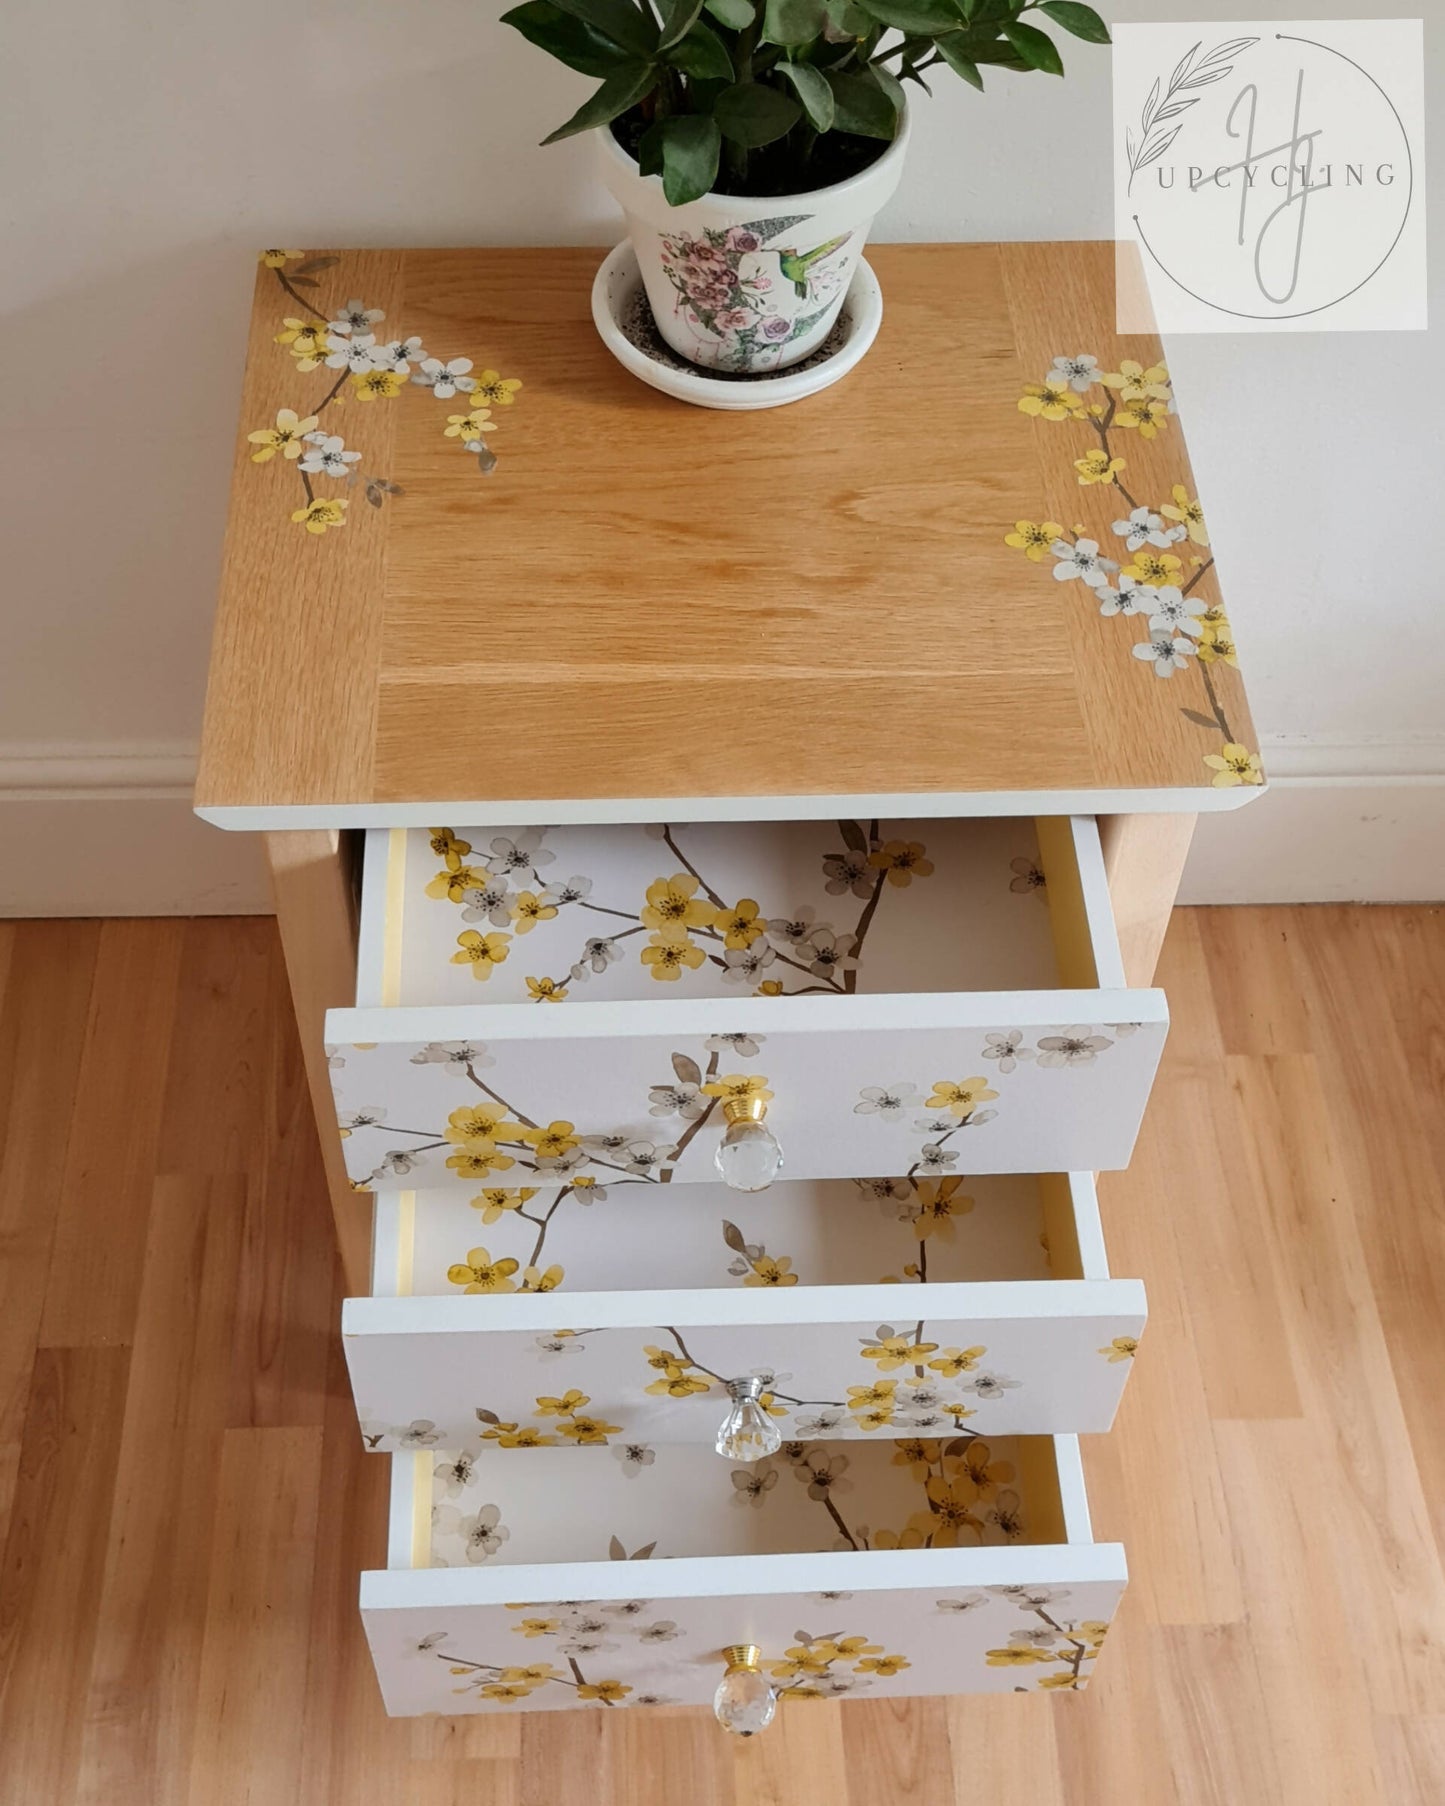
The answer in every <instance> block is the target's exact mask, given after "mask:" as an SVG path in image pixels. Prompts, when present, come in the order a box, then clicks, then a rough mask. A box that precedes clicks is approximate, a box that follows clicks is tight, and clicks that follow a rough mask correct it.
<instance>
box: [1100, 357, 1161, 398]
mask: <svg viewBox="0 0 1445 1806" xmlns="http://www.w3.org/2000/svg"><path fill="white" fill-rule="evenodd" d="M1099 381H1100V382H1101V383H1103V385H1104V387H1105V388H1106V389H1117V390H1118V391H1119V393H1120V399H1121V400H1123V401H1134V400H1136V399H1137V398H1138V397H1139V396H1145V397H1147V398H1148V399H1149V400H1150V401H1163V402H1167V401H1168V400H1169V396H1170V387H1169V369H1168V366H1167V365H1165V364H1151V365H1150V367H1149V368H1148V369H1147V370H1146V369H1145V368H1144V366H1143V365H1142V364H1139V363H1136V362H1135V361H1134V359H1133V358H1131V357H1126V358H1125V359H1124V361H1123V363H1121V364H1120V366H1119V368H1118V369H1117V370H1115V371H1112V372H1111V373H1110V374H1109V375H1107V376H1101V377H1100V378H1099Z"/></svg>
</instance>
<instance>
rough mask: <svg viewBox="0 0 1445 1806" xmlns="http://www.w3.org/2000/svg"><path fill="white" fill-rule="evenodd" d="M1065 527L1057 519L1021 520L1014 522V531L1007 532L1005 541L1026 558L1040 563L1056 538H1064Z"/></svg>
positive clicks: (1004, 537)
mask: <svg viewBox="0 0 1445 1806" xmlns="http://www.w3.org/2000/svg"><path fill="white" fill-rule="evenodd" d="M1063 536H1064V529H1063V528H1062V527H1061V526H1060V525H1059V523H1058V522H1057V521H1056V520H1045V521H1035V520H1019V521H1015V522H1014V530H1013V532H1012V533H1005V534H1004V536H1003V542H1004V544H1005V545H1006V546H1013V547H1014V548H1015V549H1016V550H1017V551H1021V552H1022V553H1023V555H1024V556H1025V558H1028V559H1030V560H1032V562H1033V563H1034V564H1039V563H1041V562H1042V560H1043V559H1044V558H1045V557H1047V555H1048V550H1049V547H1050V546H1051V545H1052V544H1053V543H1054V541H1055V540H1056V539H1062V538H1063Z"/></svg>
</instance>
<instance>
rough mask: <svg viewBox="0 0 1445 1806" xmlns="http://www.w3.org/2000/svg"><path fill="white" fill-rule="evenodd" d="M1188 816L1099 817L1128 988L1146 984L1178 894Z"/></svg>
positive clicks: (1191, 832) (1186, 847)
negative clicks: (1129, 985)
mask: <svg viewBox="0 0 1445 1806" xmlns="http://www.w3.org/2000/svg"><path fill="white" fill-rule="evenodd" d="M1196 819H1197V817H1195V816H1193V815H1103V816H1100V818H1099V838H1100V840H1101V841H1102V843H1103V848H1104V870H1105V872H1106V874H1107V876H1108V880H1109V896H1110V898H1111V900H1112V902H1113V905H1114V919H1115V921H1116V922H1117V923H1118V927H1119V952H1120V954H1121V955H1122V957H1123V961H1124V976H1125V978H1126V979H1127V981H1128V982H1129V983H1130V984H1131V985H1150V984H1153V982H1154V968H1155V966H1156V965H1157V964H1158V963H1159V951H1160V949H1161V948H1162V947H1163V945H1164V936H1165V933H1166V932H1167V930H1168V928H1169V915H1170V911H1171V910H1172V909H1173V908H1174V899H1175V897H1176V896H1177V895H1178V894H1179V881H1180V879H1181V878H1182V877H1183V876H1184V862H1185V860H1186V859H1187V858H1188V857H1189V842H1190V840H1191V839H1192V838H1193V835H1194V823H1195V821H1196Z"/></svg>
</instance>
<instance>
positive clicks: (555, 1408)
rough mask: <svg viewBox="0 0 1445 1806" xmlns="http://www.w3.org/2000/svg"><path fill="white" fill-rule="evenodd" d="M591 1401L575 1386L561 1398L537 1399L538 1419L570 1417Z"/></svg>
mask: <svg viewBox="0 0 1445 1806" xmlns="http://www.w3.org/2000/svg"><path fill="white" fill-rule="evenodd" d="M591 1403H592V1400H591V1399H590V1398H589V1397H588V1396H587V1394H586V1393H585V1392H579V1391H578V1390H577V1388H576V1387H575V1386H571V1387H569V1388H568V1390H567V1391H566V1392H564V1393H563V1394H562V1396H561V1398H539V1399H538V1400H537V1415H538V1417H570V1416H571V1415H572V1414H573V1412H574V1411H580V1410H581V1409H582V1407H583V1405H590V1404H591Z"/></svg>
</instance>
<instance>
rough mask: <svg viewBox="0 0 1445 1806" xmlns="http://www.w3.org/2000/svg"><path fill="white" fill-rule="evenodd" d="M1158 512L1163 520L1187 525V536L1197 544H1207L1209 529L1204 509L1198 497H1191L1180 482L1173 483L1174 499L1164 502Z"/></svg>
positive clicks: (1183, 525)
mask: <svg viewBox="0 0 1445 1806" xmlns="http://www.w3.org/2000/svg"><path fill="white" fill-rule="evenodd" d="M1159 512H1160V513H1161V514H1162V515H1163V516H1164V518H1165V520H1174V521H1178V522H1179V524H1180V526H1182V527H1188V529H1189V537H1190V538H1191V539H1192V540H1193V541H1194V543H1195V545H1197V546H1207V545H1208V544H1209V529H1208V527H1206V526H1205V524H1204V510H1203V509H1202V508H1201V507H1200V505H1199V497H1198V496H1197V495H1196V496H1193V497H1191V496H1190V494H1189V491H1188V490H1187V489H1186V488H1185V487H1184V485H1183V484H1182V483H1176V484H1175V485H1174V500H1173V502H1172V504H1171V503H1169V502H1165V504H1164V505H1163V507H1162V508H1161V509H1160V510H1159Z"/></svg>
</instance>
